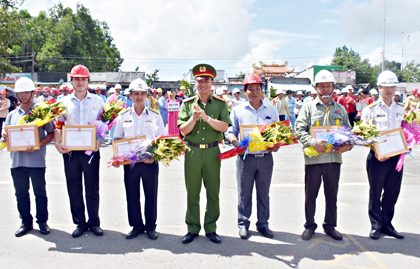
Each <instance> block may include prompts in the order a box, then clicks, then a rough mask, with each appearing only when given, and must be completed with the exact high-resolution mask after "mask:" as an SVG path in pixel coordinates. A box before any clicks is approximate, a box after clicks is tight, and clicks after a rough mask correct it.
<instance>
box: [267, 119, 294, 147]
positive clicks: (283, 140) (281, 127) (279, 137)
mask: <svg viewBox="0 0 420 269" xmlns="http://www.w3.org/2000/svg"><path fill="white" fill-rule="evenodd" d="M260 132H261V135H262V137H263V140H264V141H265V142H268V143H273V146H274V147H279V146H287V145H293V144H297V143H298V141H297V139H296V136H295V134H294V133H293V130H292V126H291V125H290V120H284V121H276V122H274V123H271V124H267V125H266V126H264V127H263V128H262V129H261V131H260Z"/></svg>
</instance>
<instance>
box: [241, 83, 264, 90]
mask: <svg viewBox="0 0 420 269" xmlns="http://www.w3.org/2000/svg"><path fill="white" fill-rule="evenodd" d="M248 85H249V84H246V85H244V92H246V90H247V89H248ZM258 85H260V86H261V90H262V88H263V85H261V84H258Z"/></svg>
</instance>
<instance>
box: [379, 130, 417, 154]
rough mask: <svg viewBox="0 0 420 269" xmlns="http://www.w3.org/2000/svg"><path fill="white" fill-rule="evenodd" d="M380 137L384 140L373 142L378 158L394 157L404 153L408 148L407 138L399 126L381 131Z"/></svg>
mask: <svg viewBox="0 0 420 269" xmlns="http://www.w3.org/2000/svg"><path fill="white" fill-rule="evenodd" d="M380 138H381V140H383V141H385V142H379V143H375V144H373V148H374V150H375V152H376V154H377V155H378V158H379V159H383V158H385V157H394V156H397V155H400V154H403V153H406V152H407V151H408V150H409V149H408V145H407V140H406V139H405V135H404V132H403V130H402V129H401V128H397V129H393V130H390V131H386V132H382V133H381V137H380Z"/></svg>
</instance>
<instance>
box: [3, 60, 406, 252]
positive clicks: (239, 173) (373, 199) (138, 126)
mask: <svg viewBox="0 0 420 269" xmlns="http://www.w3.org/2000/svg"><path fill="white" fill-rule="evenodd" d="M192 72H193V75H194V79H195V85H196V89H197V92H196V94H195V95H193V96H191V97H187V96H186V93H185V91H186V89H185V88H183V87H181V88H180V89H176V90H172V91H171V92H168V91H166V90H162V89H150V88H149V86H148V85H147V84H146V82H145V81H143V80H141V79H136V80H134V81H132V82H131V83H130V85H129V87H128V88H127V89H126V90H124V91H123V89H122V87H121V85H119V84H117V85H115V86H114V87H113V88H111V90H110V93H111V95H110V96H109V97H108V98H106V97H105V96H104V95H102V94H101V88H99V87H98V88H95V89H94V90H89V88H88V83H89V78H90V74H89V70H88V69H87V68H86V67H85V66H82V65H77V66H75V67H73V68H72V70H71V73H70V78H71V83H72V85H73V89H71V90H70V89H69V88H68V87H67V86H62V87H60V88H59V90H57V89H54V90H52V89H48V88H44V89H43V90H42V91H41V89H40V88H36V87H35V85H34V82H33V81H31V80H30V79H28V78H20V79H19V80H18V81H17V82H16V84H15V89H14V91H15V92H16V93H17V99H14V100H13V99H12V98H10V95H8V94H7V93H8V91H10V90H1V91H0V95H1V104H0V109H1V110H0V116H1V118H5V120H2V122H3V121H4V124H5V125H6V126H9V125H14V124H16V122H17V121H18V119H19V118H20V117H22V116H24V115H28V114H29V113H30V112H31V110H32V109H33V108H34V107H35V106H36V103H37V102H39V101H46V100H50V99H52V98H56V100H58V101H59V102H61V103H62V105H63V106H65V107H66V113H65V114H64V115H61V116H60V117H58V118H57V119H56V120H55V121H54V122H50V123H48V124H45V125H44V126H42V127H41V128H39V129H38V132H39V140H40V145H41V147H40V149H39V150H35V149H34V148H33V147H30V148H27V149H26V151H12V152H10V158H11V175H12V179H13V182H14V187H15V190H16V199H17V208H18V211H19V214H20V218H21V219H22V224H21V226H20V227H19V229H18V230H17V231H16V233H15V235H16V236H17V237H20V236H23V235H25V234H26V233H27V232H28V231H30V230H32V229H33V217H32V215H31V213H30V199H29V192H28V191H29V182H30V181H32V185H33V191H34V194H35V197H36V199H35V202H36V211H37V214H36V219H37V223H38V225H39V229H40V232H41V233H42V234H48V233H49V232H50V230H49V227H48V225H47V221H48V210H47V201H48V199H47V193H46V188H45V185H46V184H45V170H46V167H47V164H46V159H45V156H46V145H47V144H49V143H50V142H52V141H53V140H54V145H55V148H56V149H57V151H58V152H59V153H60V154H62V156H63V166H64V174H65V178H66V184H67V191H68V196H69V200H70V212H71V215H72V218H73V222H74V224H75V225H76V229H75V230H74V232H73V233H72V236H73V237H74V238H76V237H79V236H81V235H82V234H83V233H84V232H86V231H88V230H90V231H92V232H93V233H94V234H95V235H98V236H101V235H103V231H102V229H101V228H100V224H101V222H100V218H99V213H98V210H99V181H100V177H99V166H100V162H99V159H100V157H101V156H100V147H101V144H102V142H104V141H102V140H100V139H98V140H97V141H96V147H95V150H94V154H93V155H92V156H89V155H87V154H85V152H84V151H82V150H70V149H68V148H67V147H66V146H65V145H64V144H63V141H62V132H63V126H66V125H70V126H71V125H91V124H92V121H94V120H96V118H97V116H98V114H99V113H100V111H101V109H102V108H103V106H104V103H105V102H106V101H109V100H111V98H117V99H119V100H122V101H124V102H125V104H126V106H127V107H128V108H129V109H128V110H127V111H125V112H124V113H122V114H120V115H119V116H118V117H117V122H116V124H115V125H114V127H113V128H112V130H111V132H110V134H109V136H110V140H111V141H112V140H118V139H126V138H131V137H137V136H146V139H147V140H153V139H155V138H156V137H159V136H161V135H163V134H180V135H181V136H182V138H183V141H184V142H185V144H186V147H187V148H188V150H186V152H185V159H184V177H185V185H186V191H187V209H186V215H185V223H186V225H187V231H188V232H187V234H186V235H185V236H184V237H183V239H182V243H184V244H188V243H191V242H192V241H193V240H194V238H196V237H197V236H199V233H200V231H201V229H202V228H203V229H204V231H205V235H206V237H208V238H209V240H210V241H211V242H214V243H221V238H220V236H219V235H218V234H217V233H216V230H217V225H216V223H217V220H218V218H219V215H220V204H219V193H220V167H221V161H220V159H219V158H218V155H219V154H220V147H219V142H220V141H222V140H223V139H224V136H225V137H226V138H227V139H228V140H229V141H230V143H231V144H232V145H233V147H238V146H239V142H240V140H241V139H243V137H241V134H240V127H241V126H243V125H248V126H249V125H266V124H271V123H274V122H277V121H279V120H280V121H282V120H285V119H290V122H291V124H292V127H293V129H294V130H295V132H296V135H297V138H298V140H299V141H300V143H301V144H302V146H303V147H304V148H305V147H309V146H312V147H313V148H314V149H315V150H316V151H317V152H319V153H322V154H320V155H318V156H315V157H312V158H309V157H308V156H306V155H305V178H304V182H305V219H306V222H305V224H304V227H305V230H304V232H303V233H302V238H303V239H304V240H309V239H311V238H312V236H313V234H314V232H315V230H316V228H317V224H316V221H315V205H316V198H317V196H318V192H319V189H320V186H321V182H323V183H324V184H323V186H324V194H325V198H326V212H325V218H324V221H323V225H322V226H323V229H324V231H325V233H326V234H328V235H329V236H331V237H332V238H334V239H336V240H341V239H342V235H341V234H340V232H339V231H337V230H336V229H335V227H336V226H337V193H338V186H339V179H340V169H341V164H342V154H343V153H345V152H347V151H349V150H351V149H352V146H351V145H347V144H344V145H342V146H340V147H334V149H333V151H328V152H327V151H326V146H325V144H324V142H323V141H321V140H317V139H315V138H314V137H312V136H311V134H310V128H311V126H328V125H350V124H351V123H352V122H354V121H355V120H357V119H362V120H365V121H367V120H370V119H373V123H374V124H376V125H377V127H378V129H379V130H380V131H388V130H391V129H394V128H398V127H400V126H401V122H402V119H403V117H402V115H403V114H404V109H403V106H402V105H401V104H400V103H399V102H398V101H401V100H400V99H398V100H396V97H395V96H396V94H397V92H396V86H397V85H398V79H397V77H396V76H395V74H394V73H392V72H390V71H385V72H383V73H382V74H381V75H380V76H379V77H378V83H377V84H378V89H379V92H380V96H379V95H378V91H376V90H371V91H370V95H371V96H369V92H368V91H367V90H365V89H362V90H360V91H359V92H357V94H356V95H354V94H353V90H354V89H353V87H352V86H347V87H346V88H344V89H342V90H341V91H338V90H337V89H335V86H336V85H335V79H334V76H333V75H332V73H330V72H329V71H326V70H322V71H320V72H319V73H318V74H317V75H316V76H315V78H314V83H313V89H312V90H311V91H309V92H308V96H306V97H305V96H304V94H303V93H302V92H301V91H299V92H297V93H296V92H293V91H291V90H288V89H277V92H276V94H277V97H276V98H274V99H273V100H271V101H270V100H269V98H267V97H265V96H264V93H263V86H264V84H263V81H262V80H261V78H260V77H259V76H258V75H256V74H250V75H248V76H247V77H246V78H245V79H244V82H243V86H242V88H243V89H242V91H241V90H240V89H234V90H233V96H232V93H231V92H228V91H227V89H226V88H219V89H217V90H216V92H214V85H213V84H214V78H215V77H216V75H217V74H216V70H215V68H214V67H213V66H211V65H208V64H198V65H196V66H194V67H193V69H192ZM41 92H42V96H41V95H40V94H41ZM242 93H243V95H244V96H246V99H245V98H243V97H241V95H242ZM8 97H9V98H8ZM37 100H38V101H37ZM358 104H359V105H358ZM360 104H362V105H360ZM12 106H14V107H16V109H15V108H12ZM4 110H6V112H8V111H7V110H10V112H9V113H4V112H3V111H4ZM359 112H360V113H359ZM3 138H4V139H5V141H6V142H7V141H8V136H7V135H6V133H5V132H4V130H3ZM278 150H279V147H278V146H276V147H273V148H268V149H266V150H262V151H257V152H249V153H248V154H245V155H244V154H239V155H238V156H237V160H236V179H237V189H238V216H237V221H238V229H239V236H240V238H242V239H247V238H248V237H249V229H250V221H249V219H250V217H251V213H252V212H251V211H252V200H253V199H252V193H253V189H254V185H255V189H256V196H257V198H256V201H257V223H256V227H257V230H258V231H259V233H260V234H261V235H263V236H265V237H268V238H271V237H273V232H272V231H271V230H270V228H269V217H270V199H269V192H270V184H271V179H272V176H273V166H274V161H273V155H272V154H273V153H275V152H277V151H278ZM397 160H398V157H392V158H385V159H379V158H378V156H377V155H376V153H375V151H374V150H373V149H372V150H371V151H370V153H369V155H368V156H367V173H368V178H369V184H370V190H369V218H370V221H371V231H370V234H369V236H370V237H371V238H372V239H378V238H379V237H380V233H385V234H387V235H391V236H394V237H396V238H403V237H404V236H403V235H402V234H400V233H398V232H397V231H396V230H395V229H394V227H393V226H392V223H391V221H392V218H393V214H394V208H395V204H396V202H397V198H398V195H399V190H400V187H401V180H402V174H403V172H402V171H401V172H398V171H396V170H395V169H393V168H394V167H395V164H396V162H397ZM114 166H115V167H119V166H120V165H119V164H118V163H115V164H114ZM158 177H159V165H158V163H157V162H155V161H154V160H153V159H150V158H146V159H145V160H144V161H142V162H138V163H136V164H135V165H134V167H132V168H130V165H129V164H127V165H124V184H125V189H126V198H127V211H128V222H129V226H130V227H131V229H132V230H131V231H130V232H129V233H127V234H126V238H127V239H132V238H135V237H137V236H138V235H139V234H142V233H147V235H148V237H149V238H150V239H152V240H155V239H157V238H158V233H157V232H156V220H157V204H158V203H157V193H158ZM141 182H142V185H143V190H144V193H145V204H144V210H143V212H144V221H143V217H142V214H141V211H142V210H141V204H140V183H141ZM202 184H203V185H204V187H205V189H206V198H207V201H206V212H205V217H204V222H203V225H202V224H201V221H200V191H201V186H202ZM83 193H85V199H84V198H83V197H84V196H83ZM86 211H87V218H86V215H85V212H86Z"/></svg>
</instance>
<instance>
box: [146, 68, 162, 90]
mask: <svg viewBox="0 0 420 269" xmlns="http://www.w3.org/2000/svg"><path fill="white" fill-rule="evenodd" d="M158 73H159V69H155V71H153V72H152V73H151V74H146V83H147V85H149V87H152V82H153V81H159V74H158Z"/></svg>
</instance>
